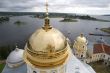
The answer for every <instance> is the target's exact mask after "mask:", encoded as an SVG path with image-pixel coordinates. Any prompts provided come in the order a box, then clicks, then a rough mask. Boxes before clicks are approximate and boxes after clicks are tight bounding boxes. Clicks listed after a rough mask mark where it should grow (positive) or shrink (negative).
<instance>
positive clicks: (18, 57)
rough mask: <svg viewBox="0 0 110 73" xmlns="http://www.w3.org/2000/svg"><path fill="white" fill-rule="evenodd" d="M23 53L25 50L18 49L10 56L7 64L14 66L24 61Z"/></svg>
mask: <svg viewBox="0 0 110 73" xmlns="http://www.w3.org/2000/svg"><path fill="white" fill-rule="evenodd" d="M23 52H24V50H23V49H19V48H17V47H16V48H15V50H14V51H12V52H11V53H10V54H9V56H8V58H7V60H6V62H8V63H12V64H14V63H19V62H21V61H23Z"/></svg>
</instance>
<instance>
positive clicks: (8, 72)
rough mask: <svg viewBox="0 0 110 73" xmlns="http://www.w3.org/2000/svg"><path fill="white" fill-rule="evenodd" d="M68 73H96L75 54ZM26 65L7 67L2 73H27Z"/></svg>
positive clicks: (68, 63)
mask: <svg viewBox="0 0 110 73" xmlns="http://www.w3.org/2000/svg"><path fill="white" fill-rule="evenodd" d="M66 69H67V70H66V71H67V73H96V72H95V71H94V70H93V69H92V68H91V67H90V66H88V65H86V64H85V65H84V64H83V63H82V62H81V61H80V60H78V59H77V58H76V57H75V56H74V55H73V54H72V55H70V58H69V60H68V62H67V68H66ZM26 72H27V67H26V65H25V64H24V65H21V66H20V67H18V68H9V67H8V66H7V65H6V66H5V68H4V70H3V72H2V73H26Z"/></svg>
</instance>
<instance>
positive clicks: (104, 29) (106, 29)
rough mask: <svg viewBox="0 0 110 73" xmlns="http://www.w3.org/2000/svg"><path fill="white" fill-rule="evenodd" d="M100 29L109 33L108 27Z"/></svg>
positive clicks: (109, 28)
mask: <svg viewBox="0 0 110 73" xmlns="http://www.w3.org/2000/svg"><path fill="white" fill-rule="evenodd" d="M100 30H101V31H103V32H106V33H109V34H110V27H108V28H101V29H100Z"/></svg>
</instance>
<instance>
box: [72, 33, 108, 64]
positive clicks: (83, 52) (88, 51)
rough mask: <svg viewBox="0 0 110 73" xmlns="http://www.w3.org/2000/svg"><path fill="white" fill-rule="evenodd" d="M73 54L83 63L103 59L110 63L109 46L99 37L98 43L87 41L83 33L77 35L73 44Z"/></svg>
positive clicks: (105, 62)
mask: <svg viewBox="0 0 110 73" xmlns="http://www.w3.org/2000/svg"><path fill="white" fill-rule="evenodd" d="M73 52H74V55H75V56H76V57H77V58H79V59H80V60H81V61H83V62H85V63H90V62H96V61H100V60H103V61H104V64H105V65H110V46H109V45H108V44H106V43H105V42H104V41H103V39H102V38H101V40H100V43H99V42H96V43H88V40H87V39H86V37H84V35H83V34H81V35H80V36H78V37H77V38H76V40H75V41H74V44H73Z"/></svg>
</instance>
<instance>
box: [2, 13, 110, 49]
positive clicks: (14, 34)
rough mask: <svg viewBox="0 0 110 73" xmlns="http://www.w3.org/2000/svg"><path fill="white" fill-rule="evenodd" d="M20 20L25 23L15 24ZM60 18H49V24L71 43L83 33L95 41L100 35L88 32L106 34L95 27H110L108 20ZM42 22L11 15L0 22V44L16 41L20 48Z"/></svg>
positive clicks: (106, 17) (89, 40)
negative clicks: (6, 20) (66, 19)
mask: <svg viewBox="0 0 110 73" xmlns="http://www.w3.org/2000/svg"><path fill="white" fill-rule="evenodd" d="M94 17H96V18H101V19H107V20H110V16H94ZM18 20H19V21H22V22H24V23H25V24H23V25H16V24H14V23H15V22H16V21H18ZM60 20H62V18H50V22H51V25H52V26H53V27H54V28H56V29H58V30H60V31H61V32H62V33H63V34H64V35H65V36H66V37H68V38H69V39H70V41H71V42H72V43H73V41H74V40H75V38H76V37H77V36H78V35H80V33H84V35H85V36H86V37H87V39H88V42H95V41H96V40H99V39H100V36H91V35H88V34H89V33H99V34H107V33H105V32H102V31H100V30H96V28H107V27H110V22H100V21H91V20H80V19H78V22H60ZM43 24H44V20H43V19H39V18H33V17H31V16H29V15H27V16H12V17H10V20H9V21H8V22H4V23H0V46H3V45H11V44H15V43H17V44H18V46H19V47H20V48H24V45H25V43H26V40H27V39H29V37H30V36H31V34H32V33H33V32H34V31H35V30H37V29H39V28H41V27H42V26H43ZM103 39H104V40H105V42H107V43H108V44H110V37H103Z"/></svg>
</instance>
